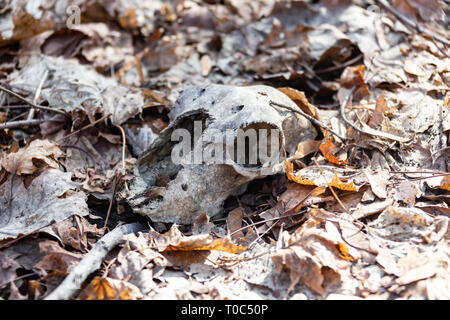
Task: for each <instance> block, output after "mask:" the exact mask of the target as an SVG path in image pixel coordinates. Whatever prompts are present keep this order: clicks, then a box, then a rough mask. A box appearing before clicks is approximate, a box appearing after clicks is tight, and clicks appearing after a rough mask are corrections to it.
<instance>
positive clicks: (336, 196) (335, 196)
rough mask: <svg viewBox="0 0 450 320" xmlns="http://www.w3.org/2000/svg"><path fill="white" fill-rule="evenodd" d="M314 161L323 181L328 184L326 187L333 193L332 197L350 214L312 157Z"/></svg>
mask: <svg viewBox="0 0 450 320" xmlns="http://www.w3.org/2000/svg"><path fill="white" fill-rule="evenodd" d="M313 160H314V163H315V164H316V166H317V168H319V170H320V174H321V175H322V177H323V178H324V179H325V182H326V183H327V185H328V188H329V189H330V191H331V193H332V194H333V196H334V198H335V199H336V201H337V202H338V203H339V205H340V206H341V207H342V209H344V210H345V212H347V213H348V214H350V212H349V211H348V210H347V208H346V207H345V205H344V204H343V203H342V201H341V199H339V197H338V195H337V193H336V192H335V191H334V188H333V186H332V185H331V184H329V183H328V180H327V178H326V177H325V174H324V173H323V171H322V168H321V167H320V166H319V163H318V162H317V160H316V159H313Z"/></svg>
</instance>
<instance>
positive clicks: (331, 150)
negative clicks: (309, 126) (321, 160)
mask: <svg viewBox="0 0 450 320" xmlns="http://www.w3.org/2000/svg"><path fill="white" fill-rule="evenodd" d="M319 149H320V152H322V154H323V156H324V157H325V159H327V160H328V161H329V162H331V163H333V164H337V165H340V166H342V165H345V164H347V161H345V160H344V161H342V160H339V159H337V158H336V157H335V156H334V154H335V153H336V149H337V147H336V146H335V145H334V144H333V138H331V137H329V136H328V137H326V138H325V139H324V141H323V142H322V143H321V144H320V147H319Z"/></svg>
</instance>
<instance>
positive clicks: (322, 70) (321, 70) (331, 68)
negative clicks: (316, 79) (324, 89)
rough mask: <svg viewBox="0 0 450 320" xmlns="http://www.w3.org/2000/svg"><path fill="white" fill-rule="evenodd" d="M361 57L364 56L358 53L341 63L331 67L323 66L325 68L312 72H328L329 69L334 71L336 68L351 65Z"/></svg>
mask: <svg viewBox="0 0 450 320" xmlns="http://www.w3.org/2000/svg"><path fill="white" fill-rule="evenodd" d="M363 57H364V56H363V55H362V54H360V55H358V56H356V57H354V58H353V59H350V60H348V61H345V62H344V63H341V64H339V65H336V66H332V67H329V68H325V69H319V70H315V71H314V72H315V73H317V74H321V73H326V72H330V71H336V70H340V69H344V68H345V67H348V66H351V65H352V64H354V63H356V62H358V61H359V60H361V59H362V58H363Z"/></svg>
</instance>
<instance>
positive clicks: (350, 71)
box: [340, 65, 365, 89]
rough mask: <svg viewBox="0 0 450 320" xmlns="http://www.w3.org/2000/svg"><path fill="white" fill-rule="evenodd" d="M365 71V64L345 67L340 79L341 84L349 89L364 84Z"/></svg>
mask: <svg viewBox="0 0 450 320" xmlns="http://www.w3.org/2000/svg"><path fill="white" fill-rule="evenodd" d="M364 71H365V67H364V66H363V65H360V66H355V67H347V68H345V69H344V72H342V75H341V79H340V83H341V86H343V87H344V88H347V89H350V88H352V87H359V86H362V85H363V84H364Z"/></svg>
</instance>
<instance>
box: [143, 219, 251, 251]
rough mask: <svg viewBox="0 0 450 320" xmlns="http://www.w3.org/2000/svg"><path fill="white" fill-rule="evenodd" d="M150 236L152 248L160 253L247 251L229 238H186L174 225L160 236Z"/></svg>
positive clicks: (153, 233)
mask: <svg viewBox="0 0 450 320" xmlns="http://www.w3.org/2000/svg"><path fill="white" fill-rule="evenodd" d="M150 234H151V235H152V236H153V239H152V240H153V245H152V248H155V249H158V251H160V252H167V251H208V250H218V251H223V252H228V253H240V252H243V251H245V250H247V248H246V247H243V246H237V245H235V244H234V243H233V242H232V241H231V239H230V238H219V239H213V238H212V237H211V236H210V235H207V234H200V235H196V236H188V237H186V236H184V235H183V234H182V233H181V232H180V230H179V229H178V228H177V226H176V225H175V224H174V225H172V227H171V228H170V230H169V231H167V232H166V233H164V234H162V235H161V234H159V233H156V232H151V233H150Z"/></svg>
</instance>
